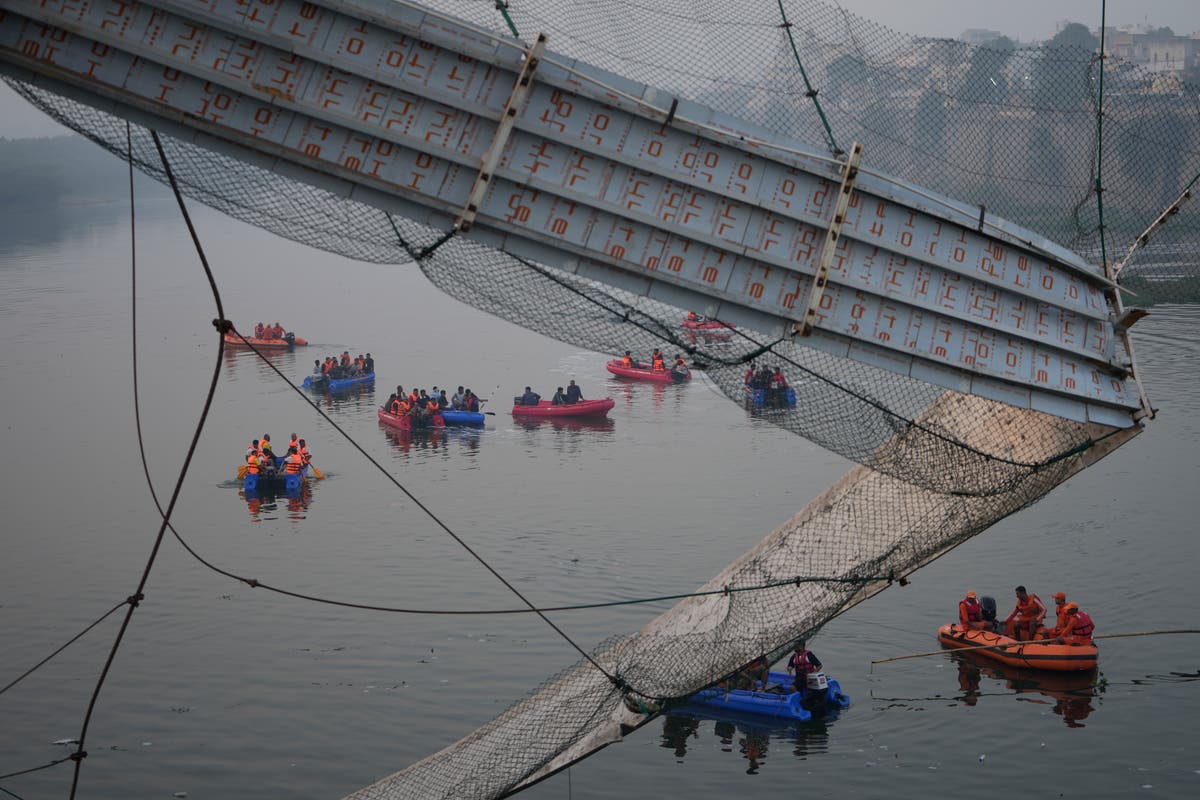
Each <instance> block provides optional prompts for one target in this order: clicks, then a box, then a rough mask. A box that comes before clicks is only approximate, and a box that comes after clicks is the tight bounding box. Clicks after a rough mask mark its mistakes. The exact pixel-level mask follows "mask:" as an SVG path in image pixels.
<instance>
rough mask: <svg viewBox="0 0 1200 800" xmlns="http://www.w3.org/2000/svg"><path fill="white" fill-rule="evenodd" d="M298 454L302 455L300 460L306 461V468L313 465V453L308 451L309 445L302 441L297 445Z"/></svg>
mask: <svg viewBox="0 0 1200 800" xmlns="http://www.w3.org/2000/svg"><path fill="white" fill-rule="evenodd" d="M296 452H297V453H299V454H300V458H301V459H302V460H303V461H304V466H306V467H307V466H308V465H309V464H311V463H312V452H311V451H310V450H309V449H308V443H307V442H305V441H304V440H303V439H301V440H300V441H299V442H297V443H296Z"/></svg>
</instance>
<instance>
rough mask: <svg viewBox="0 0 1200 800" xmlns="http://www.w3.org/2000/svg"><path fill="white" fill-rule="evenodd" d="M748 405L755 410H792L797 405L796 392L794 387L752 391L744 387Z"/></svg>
mask: <svg viewBox="0 0 1200 800" xmlns="http://www.w3.org/2000/svg"><path fill="white" fill-rule="evenodd" d="M742 391H743V392H745V398H746V405H748V406H753V407H754V408H764V407H765V408H792V407H794V406H795V405H796V390H795V389H793V388H792V387H790V386H789V387H788V388H786V389H784V390H783V391H782V392H780V390H778V389H751V388H750V387H749V386H743V387H742Z"/></svg>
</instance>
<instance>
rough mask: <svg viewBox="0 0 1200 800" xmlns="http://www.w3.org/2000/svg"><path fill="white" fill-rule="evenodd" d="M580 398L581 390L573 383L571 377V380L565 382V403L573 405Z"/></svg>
mask: <svg viewBox="0 0 1200 800" xmlns="http://www.w3.org/2000/svg"><path fill="white" fill-rule="evenodd" d="M582 399H583V390H582V389H580V388H579V386H578V385H577V384H576V383H575V379H574V378H572V379H571V382H570V383H568V384H567V405H569V406H573V405H575V404H576V403H578V402H579V401H580V400H582Z"/></svg>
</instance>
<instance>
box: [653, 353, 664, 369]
mask: <svg viewBox="0 0 1200 800" xmlns="http://www.w3.org/2000/svg"><path fill="white" fill-rule="evenodd" d="M666 368H667V365H666V364H664V363H663V360H662V356H655V357H654V369H655V370H656V371H658V372H662V371H663V370H664V369H666Z"/></svg>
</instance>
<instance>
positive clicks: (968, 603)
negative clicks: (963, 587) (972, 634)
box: [958, 589, 987, 631]
mask: <svg viewBox="0 0 1200 800" xmlns="http://www.w3.org/2000/svg"><path fill="white" fill-rule="evenodd" d="M958 624H959V625H961V626H962V628H963V630H967V631H982V630H987V623H986V622H984V621H983V606H981V605H979V600H977V599H976V597H975V590H974V589H971V590H968V591H967V596H966V597H964V598H963V599H962V600H959V601H958Z"/></svg>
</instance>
